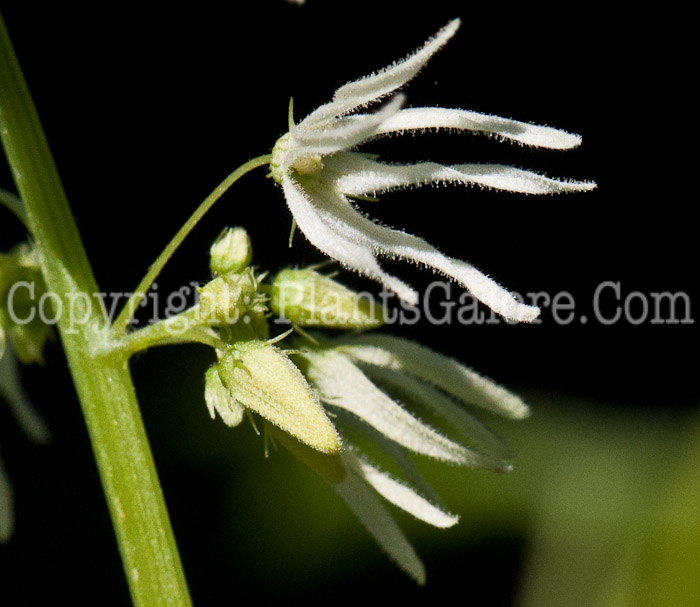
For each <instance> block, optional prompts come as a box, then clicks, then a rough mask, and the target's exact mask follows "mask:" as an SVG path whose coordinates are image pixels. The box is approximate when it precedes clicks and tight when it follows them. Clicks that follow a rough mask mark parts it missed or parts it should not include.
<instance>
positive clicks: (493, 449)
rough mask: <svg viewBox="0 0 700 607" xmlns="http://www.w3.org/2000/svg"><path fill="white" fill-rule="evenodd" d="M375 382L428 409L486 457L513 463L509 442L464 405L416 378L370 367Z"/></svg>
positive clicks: (394, 370)
mask: <svg viewBox="0 0 700 607" xmlns="http://www.w3.org/2000/svg"><path fill="white" fill-rule="evenodd" d="M366 366H367V369H366V371H367V373H368V374H369V376H370V377H371V378H372V379H375V380H378V381H379V382H381V383H382V384H384V385H388V386H390V387H391V392H392V393H398V394H399V395H405V396H406V398H408V399H410V400H409V402H416V403H418V404H420V405H422V406H424V407H427V408H429V409H431V410H432V411H434V412H435V413H436V414H437V415H438V416H440V417H441V418H442V419H443V420H444V421H445V422H447V423H448V424H449V425H450V426H451V427H452V428H454V430H455V431H457V432H459V434H460V435H461V436H462V438H463V439H464V440H465V441H474V442H475V443H476V444H477V445H479V447H481V448H482V449H483V450H484V451H485V452H486V453H490V454H491V455H493V456H495V457H498V458H502V459H504V460H505V459H510V458H511V457H513V452H512V451H511V449H510V447H509V446H508V445H507V444H506V442H505V441H504V440H503V439H502V438H501V437H499V436H498V435H497V434H495V433H494V432H493V431H492V430H491V429H489V428H487V427H486V426H485V425H484V424H483V422H481V421H480V420H479V419H477V418H476V417H475V416H474V415H472V414H471V413H470V412H469V411H467V410H466V409H465V408H464V406H463V405H462V403H459V402H457V401H456V400H455V399H454V398H452V397H450V396H449V395H447V394H445V393H444V392H443V391H441V390H438V389H437V388H435V387H434V386H433V385H431V384H428V383H426V382H424V381H422V380H420V379H418V378H416V377H414V376H412V375H409V374H407V373H405V372H403V371H400V370H397V369H391V368H387V367H377V366H373V365H366Z"/></svg>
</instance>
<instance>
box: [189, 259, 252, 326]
mask: <svg viewBox="0 0 700 607" xmlns="http://www.w3.org/2000/svg"><path fill="white" fill-rule="evenodd" d="M265 309H266V308H265V304H264V300H263V296H262V295H261V294H260V293H258V281H257V279H256V277H255V274H254V273H253V270H252V268H248V269H246V270H245V271H243V272H240V273H237V272H230V273H228V274H225V275H224V276H218V277H217V278H215V279H214V280H212V281H211V282H209V283H207V284H206V285H204V287H202V288H201V289H200V290H199V313H200V315H201V317H202V319H203V320H205V321H206V322H208V323H210V324H212V325H233V324H236V323H238V322H241V321H242V320H243V318H244V317H245V316H246V314H248V313H250V312H256V313H257V312H260V313H262V314H264V312H265Z"/></svg>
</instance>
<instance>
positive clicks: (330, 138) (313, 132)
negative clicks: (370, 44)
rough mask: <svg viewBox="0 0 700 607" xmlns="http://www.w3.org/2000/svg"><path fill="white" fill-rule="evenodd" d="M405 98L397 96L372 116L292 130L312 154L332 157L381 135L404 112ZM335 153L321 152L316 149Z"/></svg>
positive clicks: (293, 134)
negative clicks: (337, 152) (319, 126)
mask: <svg viewBox="0 0 700 607" xmlns="http://www.w3.org/2000/svg"><path fill="white" fill-rule="evenodd" d="M405 100H406V99H405V96H404V95H396V96H395V97H394V98H393V99H392V100H391V101H389V102H388V103H387V104H386V105H384V107H382V108H381V109H380V110H378V111H376V112H374V113H371V114H361V115H359V116H353V117H352V118H353V119H352V120H350V119H349V118H339V119H337V120H333V121H332V122H330V123H329V124H328V125H326V126H324V127H323V128H301V127H298V126H297V127H294V128H293V129H292V131H291V134H292V137H293V139H294V142H295V144H300V145H303V146H304V150H309V152H310V153H312V154H313V153H323V154H329V153H333V152H336V151H339V150H347V149H350V148H353V147H355V146H356V145H359V144H360V143H362V142H363V141H365V140H366V139H369V138H370V137H373V136H374V135H376V134H377V132H378V131H379V129H380V128H381V126H382V125H383V124H384V122H386V121H387V120H390V119H391V117H392V116H394V115H396V113H397V112H399V111H400V110H401V106H402V105H403V104H404V102H405ZM317 148H318V149H322V150H326V149H328V150H331V151H329V152H327V151H323V152H317V151H316V150H317Z"/></svg>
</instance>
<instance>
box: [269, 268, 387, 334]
mask: <svg viewBox="0 0 700 607" xmlns="http://www.w3.org/2000/svg"><path fill="white" fill-rule="evenodd" d="M270 307H271V308H272V311H273V312H274V313H275V314H276V315H277V316H280V317H282V318H286V319H287V320H289V321H290V322H291V323H292V324H295V325H299V326H301V327H327V328H330V329H373V328H376V327H380V326H381V325H383V324H384V309H383V308H382V306H381V305H380V304H378V303H376V302H374V301H371V300H369V299H367V298H364V297H361V296H360V295H358V294H357V293H355V292H354V291H351V290H350V289H348V288H346V287H344V286H343V285H341V284H340V283H337V282H335V281H334V280H332V279H330V278H328V277H327V276H323V275H322V274H319V273H318V272H315V271H314V270H282V271H281V272H280V273H279V274H277V276H275V280H274V281H273V283H272V296H271V299H270Z"/></svg>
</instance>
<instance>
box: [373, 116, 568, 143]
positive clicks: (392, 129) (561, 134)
mask: <svg viewBox="0 0 700 607" xmlns="http://www.w3.org/2000/svg"><path fill="white" fill-rule="evenodd" d="M417 129H457V130H468V131H477V132H480V133H486V134H489V135H495V136H497V137H500V138H503V139H509V140H511V141H517V142H518V143H522V144H523V145H529V146H534V147H538V148H549V149H553V150H568V149H571V148H575V147H576V146H577V145H579V144H580V143H581V137H580V136H579V135H574V134H572V133H567V132H566V131H562V130H560V129H555V128H552V127H549V126H539V125H536V124H528V123H527V122H520V121H518V120H510V119H508V118H501V117H499V116H490V115H488V114H481V113H479V112H471V111H468V110H459V109H450V108H437V107H425V108H423V107H421V108H407V109H405V110H402V111H400V112H399V113H397V114H396V115H394V116H392V117H390V118H388V119H387V120H385V121H384V123H382V126H381V128H380V129H379V131H378V133H379V134H386V133H396V132H401V131H411V130H417Z"/></svg>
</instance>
